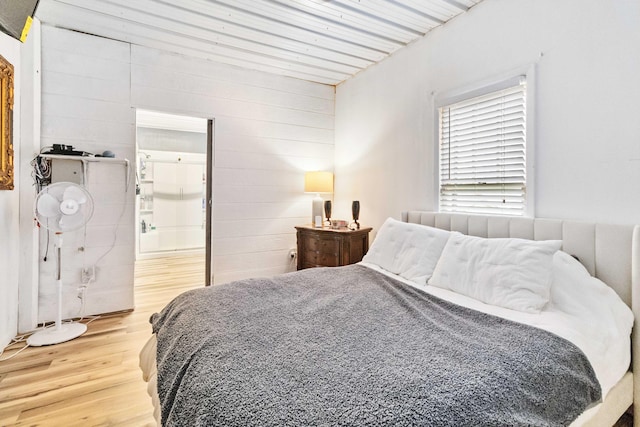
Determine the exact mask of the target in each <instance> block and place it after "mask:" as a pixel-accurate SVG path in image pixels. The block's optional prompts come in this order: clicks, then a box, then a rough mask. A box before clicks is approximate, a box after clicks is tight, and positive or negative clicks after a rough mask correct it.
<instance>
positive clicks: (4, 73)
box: [0, 55, 13, 190]
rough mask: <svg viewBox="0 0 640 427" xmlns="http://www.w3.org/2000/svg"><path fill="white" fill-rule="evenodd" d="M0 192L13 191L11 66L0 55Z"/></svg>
mask: <svg viewBox="0 0 640 427" xmlns="http://www.w3.org/2000/svg"><path fill="white" fill-rule="evenodd" d="M0 100H1V101H2V105H0V129H1V131H2V134H1V135H0V190H13V135H12V134H13V132H12V131H13V65H11V63H10V62H9V61H7V60H6V59H4V57H3V56H2V55H0Z"/></svg>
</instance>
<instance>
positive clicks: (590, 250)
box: [402, 211, 640, 306]
mask: <svg viewBox="0 0 640 427" xmlns="http://www.w3.org/2000/svg"><path fill="white" fill-rule="evenodd" d="M402 220H403V221H405V222H411V223H415V224H423V225H428V226H431V227H436V228H441V229H444V230H450V231H458V232H460V233H463V234H467V235H471V236H478V237H516V238H521V239H530V240H562V250H564V251H565V252H567V253H569V254H571V255H574V256H576V257H578V259H579V260H580V262H582V264H583V265H584V266H585V267H586V268H587V270H588V271H589V273H591V275H592V276H595V277H597V278H599V279H600V280H602V281H603V282H605V283H607V284H608V285H609V286H611V287H612V288H613V289H615V291H616V292H617V293H618V295H620V298H622V300H623V301H624V302H625V303H626V304H627V305H629V306H631V299H632V298H631V282H632V276H633V273H632V270H633V268H632V267H634V264H635V266H638V267H640V259H638V256H640V252H638V251H636V252H635V253H634V252H633V246H634V245H633V242H634V240H633V236H634V226H633V225H608V224H597V223H588V222H577V221H566V220H560V219H540V218H509V217H504V216H484V215H465V214H449V213H437V212H424V211H408V212H403V214H402ZM634 261H635V263H634ZM638 280H640V277H638Z"/></svg>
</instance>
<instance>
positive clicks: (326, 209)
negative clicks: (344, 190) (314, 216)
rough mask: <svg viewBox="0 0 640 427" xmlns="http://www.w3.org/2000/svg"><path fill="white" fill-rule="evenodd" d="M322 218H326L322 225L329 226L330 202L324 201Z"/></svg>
mask: <svg viewBox="0 0 640 427" xmlns="http://www.w3.org/2000/svg"><path fill="white" fill-rule="evenodd" d="M324 216H325V217H326V218H327V219H326V220H325V221H324V225H331V200H325V201H324Z"/></svg>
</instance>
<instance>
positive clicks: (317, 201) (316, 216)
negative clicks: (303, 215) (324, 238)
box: [311, 194, 324, 228]
mask: <svg viewBox="0 0 640 427" xmlns="http://www.w3.org/2000/svg"><path fill="white" fill-rule="evenodd" d="M323 203H324V202H323V201H322V197H320V195H319V194H316V197H314V198H313V202H312V205H311V224H313V225H314V226H315V227H318V228H322V218H323V215H322V214H323V212H322V205H323Z"/></svg>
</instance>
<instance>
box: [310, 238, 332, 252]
mask: <svg viewBox="0 0 640 427" xmlns="http://www.w3.org/2000/svg"><path fill="white" fill-rule="evenodd" d="M306 239H307V241H306V243H307V247H306V249H308V250H310V251H315V252H321V253H323V254H337V253H338V252H339V251H340V242H339V241H337V240H335V239H323V238H320V237H318V236H306Z"/></svg>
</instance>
